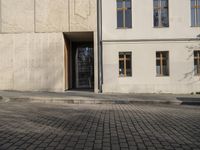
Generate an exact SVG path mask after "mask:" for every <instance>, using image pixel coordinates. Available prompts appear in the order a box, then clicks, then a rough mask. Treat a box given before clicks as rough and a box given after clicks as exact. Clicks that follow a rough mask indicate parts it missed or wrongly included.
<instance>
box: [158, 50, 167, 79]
mask: <svg viewBox="0 0 200 150" xmlns="http://www.w3.org/2000/svg"><path fill="white" fill-rule="evenodd" d="M156 73H157V76H169V52H166V51H163V52H156Z"/></svg>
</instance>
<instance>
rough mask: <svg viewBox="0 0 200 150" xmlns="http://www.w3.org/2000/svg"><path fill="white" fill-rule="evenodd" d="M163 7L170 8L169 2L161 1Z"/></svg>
mask: <svg viewBox="0 0 200 150" xmlns="http://www.w3.org/2000/svg"><path fill="white" fill-rule="evenodd" d="M161 7H162V8H168V0H161Z"/></svg>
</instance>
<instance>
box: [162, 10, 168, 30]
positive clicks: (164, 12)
mask: <svg viewBox="0 0 200 150" xmlns="http://www.w3.org/2000/svg"><path fill="white" fill-rule="evenodd" d="M161 21H162V26H163V27H168V26H169V19H168V9H162V11H161Z"/></svg>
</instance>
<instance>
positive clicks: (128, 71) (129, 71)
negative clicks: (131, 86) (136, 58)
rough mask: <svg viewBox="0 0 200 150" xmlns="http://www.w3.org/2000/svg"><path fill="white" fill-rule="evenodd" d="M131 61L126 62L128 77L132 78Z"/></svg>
mask: <svg viewBox="0 0 200 150" xmlns="http://www.w3.org/2000/svg"><path fill="white" fill-rule="evenodd" d="M131 74H132V72H131V60H127V61H126V75H127V76H131Z"/></svg>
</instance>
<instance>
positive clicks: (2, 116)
mask: <svg viewBox="0 0 200 150" xmlns="http://www.w3.org/2000/svg"><path fill="white" fill-rule="evenodd" d="M0 149H2V150H7V149H8V150H12V149H25V150H32V149H34V150H35V149H38V150H39V149H46V150H51V149H58V150H59V149H66V150H70V149H72V150H74V149H76V150H79V149H80V150H93V149H95V150H98V149H99V150H106V149H108V150H118V149H119V150H123V149H124V150H128V149H129V150H134V149H148V150H154V149H159V150H161V149H185V150H187V149H188V150H189V149H200V109H199V107H197V106H189V107H188V106H174V105H141V104H115V105H112V104H109V105H103V104H102V105H53V104H40V103H1V105H0Z"/></svg>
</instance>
